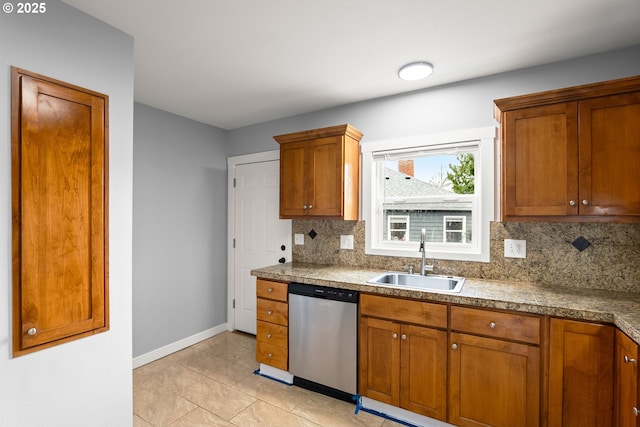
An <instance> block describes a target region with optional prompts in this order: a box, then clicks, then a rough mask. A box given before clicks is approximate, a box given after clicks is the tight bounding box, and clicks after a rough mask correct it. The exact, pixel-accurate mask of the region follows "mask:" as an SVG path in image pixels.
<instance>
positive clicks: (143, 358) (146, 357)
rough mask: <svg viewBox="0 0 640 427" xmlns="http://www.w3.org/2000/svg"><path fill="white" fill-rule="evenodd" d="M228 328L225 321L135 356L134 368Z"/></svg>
mask: <svg viewBox="0 0 640 427" xmlns="http://www.w3.org/2000/svg"><path fill="white" fill-rule="evenodd" d="M227 330H229V329H228V326H227V324H226V323H223V324H222V325H218V326H216V327H214V328H211V329H207V330H206V331H202V332H198V333H197V334H195V335H191V336H190V337H187V338H184V339H181V340H180V341H176V342H174V343H171V344H168V345H165V346H164V347H160V348H157V349H155V350H152V351H150V352H149V353H145V354H143V355H140V356H138V357H134V358H133V369H135V368H138V367H140V366H143V365H146V364H147V363H151V362H153V361H154V360H158V359H161V358H163V357H165V356H168V355H170V354H171V353H175V352H176V351H180V350H182V349H185V348H187V347H189V346H192V345H194V344H197V343H199V342H200V341H204V340H206V339H208V338H211V337H213V336H216V335H218V334H220V333H222V332H224V331H227Z"/></svg>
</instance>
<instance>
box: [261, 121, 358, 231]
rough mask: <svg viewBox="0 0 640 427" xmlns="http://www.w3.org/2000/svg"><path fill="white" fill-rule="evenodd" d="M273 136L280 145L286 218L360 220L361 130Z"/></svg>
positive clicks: (348, 128)
mask: <svg viewBox="0 0 640 427" xmlns="http://www.w3.org/2000/svg"><path fill="white" fill-rule="evenodd" d="M273 138H274V139H275V140H276V141H277V142H278V143H279V144H280V218H290V219H305V218H306V219H310V218H324V219H343V220H357V219H358V199H359V193H358V191H359V185H360V184H359V176H360V148H359V143H360V139H361V138H362V133H360V131H358V130H357V129H355V128H353V127H352V126H350V125H347V124H345V125H338V126H332V127H327V128H322V129H314V130H308V131H302V132H296V133H290V134H286V135H278V136H274V137H273Z"/></svg>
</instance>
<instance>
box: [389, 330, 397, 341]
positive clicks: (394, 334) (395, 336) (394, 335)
mask: <svg viewBox="0 0 640 427" xmlns="http://www.w3.org/2000/svg"><path fill="white" fill-rule="evenodd" d="M391 336H392V337H393V339H394V340H395V339H396V338H398V334H396V333H395V332H394V333H393V335H391Z"/></svg>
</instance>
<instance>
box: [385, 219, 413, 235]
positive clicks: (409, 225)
mask: <svg viewBox="0 0 640 427" xmlns="http://www.w3.org/2000/svg"><path fill="white" fill-rule="evenodd" d="M394 219H402V220H403V221H404V223H405V226H406V227H405V228H404V231H405V236H407V235H408V234H409V230H411V224H410V223H409V221H411V217H410V216H409V215H389V216H388V217H387V240H392V239H391V232H392V231H400V230H401V229H400V228H393V229H392V228H391V223H392V222H393V220H394ZM405 240H406V238H405ZM405 240H402V241H403V242H404V241H405Z"/></svg>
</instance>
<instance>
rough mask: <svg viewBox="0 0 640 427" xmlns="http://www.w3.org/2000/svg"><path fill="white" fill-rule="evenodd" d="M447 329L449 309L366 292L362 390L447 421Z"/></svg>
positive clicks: (362, 318)
mask: <svg viewBox="0 0 640 427" xmlns="http://www.w3.org/2000/svg"><path fill="white" fill-rule="evenodd" d="M446 327H447V306H446V305H442V304H433V303H427V302H422V301H413V300H405V299H400V298H392V297H384V296H378V295H370V294H361V295H360V332H359V333H360V344H359V345H360V348H359V350H360V351H359V360H360V361H359V389H358V392H359V393H360V394H361V395H363V396H366V397H369V398H371V399H375V400H377V401H380V402H384V403H388V404H391V405H394V406H399V407H401V408H404V409H407V410H410V411H412V412H415V413H418V414H422V415H426V416H428V417H431V418H435V419H438V420H442V421H445V420H446V415H447V414H446V405H447V402H446V395H447V332H446Z"/></svg>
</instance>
